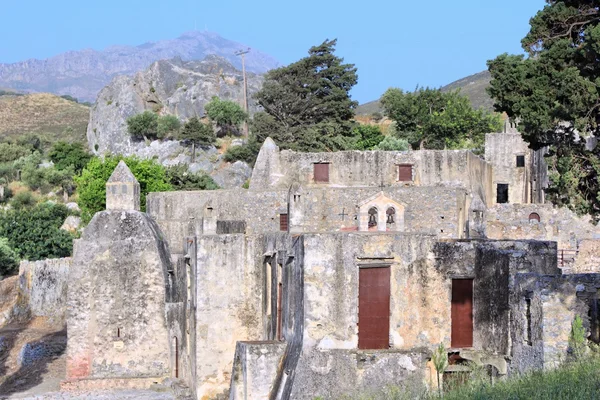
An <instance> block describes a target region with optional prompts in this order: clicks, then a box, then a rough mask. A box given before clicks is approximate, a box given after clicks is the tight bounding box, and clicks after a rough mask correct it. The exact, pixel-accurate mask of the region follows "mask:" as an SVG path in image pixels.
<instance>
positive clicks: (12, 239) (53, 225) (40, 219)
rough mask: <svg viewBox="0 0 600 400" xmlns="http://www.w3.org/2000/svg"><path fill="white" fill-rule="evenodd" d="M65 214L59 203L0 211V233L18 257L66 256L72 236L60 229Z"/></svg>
mask: <svg viewBox="0 0 600 400" xmlns="http://www.w3.org/2000/svg"><path fill="white" fill-rule="evenodd" d="M67 215H68V210H67V208H66V207H65V206H64V205H62V204H53V203H49V202H46V203H42V204H39V205H37V206H35V207H33V208H30V209H24V208H23V209H13V210H7V211H4V212H2V213H0V237H5V238H6V239H7V240H8V245H9V246H10V247H11V248H12V249H14V251H15V252H16V253H17V254H18V255H19V257H20V258H21V259H27V260H42V259H44V258H59V257H68V256H70V255H71V252H72V250H73V237H72V236H71V235H70V234H69V233H68V232H66V231H63V230H61V229H60V227H61V225H62V224H63V222H64V220H65V218H66V217H67Z"/></svg>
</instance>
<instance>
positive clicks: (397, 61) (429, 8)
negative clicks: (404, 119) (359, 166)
mask: <svg viewBox="0 0 600 400" xmlns="http://www.w3.org/2000/svg"><path fill="white" fill-rule="evenodd" d="M544 4H545V2H544V0H502V1H499V0H496V1H490V0H454V1H449V0H429V1H405V0H385V1H384V0H371V1H365V0H363V1H356V0H344V1H342V0H296V1H294V0H292V1H290V0H287V1H286V0H255V1H239V0H216V1H215V0H212V1H206V0H145V1H139V0H102V1H81V0H53V1H48V0H19V1H13V0H0V16H1V17H2V24H0V37H1V38H2V40H0V63H11V62H17V61H23V60H26V59H29V58H38V59H44V58H48V57H51V56H54V55H57V54H60V53H62V52H65V51H69V50H80V49H84V48H93V49H97V50H101V49H103V48H105V47H108V46H111V45H138V44H142V43H145V42H148V41H157V40H163V39H172V38H175V37H178V36H180V35H181V34H182V33H183V32H186V31H190V30H194V29H198V30H205V29H207V30H209V31H213V32H216V33H218V34H220V35H221V36H223V37H225V38H227V39H231V40H234V41H238V42H240V43H244V44H246V45H248V46H250V47H251V48H253V49H257V50H260V51H262V52H265V53H267V54H270V55H271V56H273V57H275V58H276V59H277V60H278V61H279V62H280V63H282V64H288V63H291V62H293V61H296V60H298V59H300V58H302V57H304V56H305V55H306V54H307V50H308V49H309V48H310V47H311V46H313V45H316V44H319V43H321V42H323V41H324V40H325V39H333V38H337V39H338V46H337V51H336V53H337V55H339V56H341V57H343V58H344V59H345V61H346V62H348V63H353V64H355V65H356V67H357V68H358V75H359V80H358V84H357V85H356V87H355V88H354V89H353V91H352V97H353V98H354V99H355V100H358V101H359V102H360V103H364V102H367V101H370V100H374V99H377V98H379V97H380V96H381V94H383V92H385V90H386V89H388V88H390V87H398V88H401V89H404V90H413V89H414V88H415V87H416V86H417V85H420V86H429V87H440V86H443V85H445V84H448V83H451V82H453V81H455V80H457V79H460V78H464V77H466V76H468V75H471V74H474V73H477V72H481V71H483V70H485V69H486V61H487V60H489V59H492V58H494V57H496V56H497V55H499V54H502V53H505V52H508V53H522V49H521V47H520V41H521V39H522V38H523V36H525V34H526V33H527V31H528V28H529V19H530V18H531V17H532V16H533V15H535V13H536V12H537V11H538V10H540V9H541V8H543V6H544Z"/></svg>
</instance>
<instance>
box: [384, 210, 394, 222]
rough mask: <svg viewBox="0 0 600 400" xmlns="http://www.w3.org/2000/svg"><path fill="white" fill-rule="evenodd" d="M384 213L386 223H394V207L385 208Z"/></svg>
mask: <svg viewBox="0 0 600 400" xmlns="http://www.w3.org/2000/svg"><path fill="white" fill-rule="evenodd" d="M385 214H386V215H387V220H386V223H387V224H390V225H391V224H395V223H396V221H395V220H394V218H395V216H396V209H395V208H394V207H390V208H388V209H387V211H386V212H385Z"/></svg>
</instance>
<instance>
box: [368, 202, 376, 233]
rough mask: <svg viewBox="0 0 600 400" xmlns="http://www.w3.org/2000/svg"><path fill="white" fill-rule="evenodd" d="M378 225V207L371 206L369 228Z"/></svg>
mask: <svg viewBox="0 0 600 400" xmlns="http://www.w3.org/2000/svg"><path fill="white" fill-rule="evenodd" d="M374 226H377V208H375V207H371V208H370V209H369V228H372V227H374Z"/></svg>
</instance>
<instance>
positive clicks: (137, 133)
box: [127, 111, 158, 140]
mask: <svg viewBox="0 0 600 400" xmlns="http://www.w3.org/2000/svg"><path fill="white" fill-rule="evenodd" d="M127 131H128V132H129V134H130V135H131V137H132V138H134V139H138V140H141V139H154V138H157V137H158V115H156V114H155V113H153V112H152V111H144V112H143V113H141V114H137V115H134V116H132V117H129V118H127Z"/></svg>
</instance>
